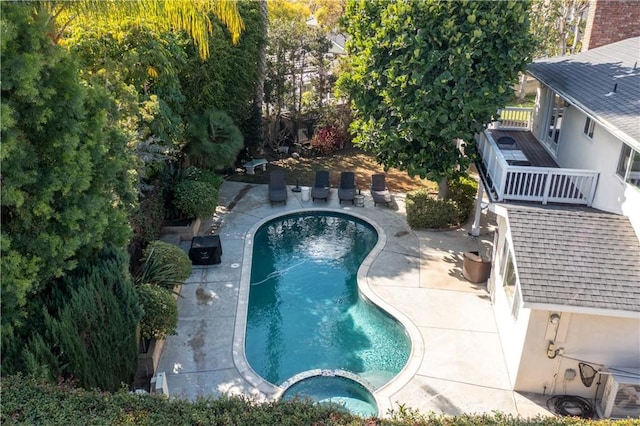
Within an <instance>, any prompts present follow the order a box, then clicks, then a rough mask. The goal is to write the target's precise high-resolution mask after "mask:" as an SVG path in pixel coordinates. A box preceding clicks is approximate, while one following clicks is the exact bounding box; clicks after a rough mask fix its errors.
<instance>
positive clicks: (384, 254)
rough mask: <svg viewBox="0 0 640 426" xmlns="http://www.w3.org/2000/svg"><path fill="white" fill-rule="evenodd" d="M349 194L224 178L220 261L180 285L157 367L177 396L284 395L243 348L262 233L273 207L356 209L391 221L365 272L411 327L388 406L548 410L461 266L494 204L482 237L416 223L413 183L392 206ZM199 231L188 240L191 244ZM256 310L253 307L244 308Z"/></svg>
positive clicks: (382, 397)
mask: <svg viewBox="0 0 640 426" xmlns="http://www.w3.org/2000/svg"><path fill="white" fill-rule="evenodd" d="M363 194H365V196H366V197H365V207H364V208H357V207H353V206H351V205H339V203H338V196H337V191H336V189H335V188H334V189H332V190H331V195H330V197H329V200H328V202H326V203H325V202H324V201H318V202H315V203H313V202H311V201H302V199H301V195H300V193H293V192H292V193H290V196H289V202H288V203H287V204H286V205H285V206H281V205H277V206H273V207H272V206H270V205H269V203H268V197H267V186H266V185H247V184H244V183H238V182H225V183H224V184H223V186H222V187H221V189H220V207H219V208H218V213H217V219H218V224H219V225H220V226H219V228H218V227H217V226H213V227H212V226H211V225H212V224H211V223H208V224H203V226H201V228H200V229H201V233H202V234H205V235H208V234H211V230H212V229H215V234H216V235H220V238H221V241H222V245H223V247H224V255H223V256H222V263H221V264H219V265H211V266H201V267H194V270H193V274H192V275H191V277H190V278H189V279H187V281H186V282H185V284H184V285H183V286H182V289H181V296H182V297H181V298H180V299H179V301H178V304H179V322H178V330H177V334H176V335H174V336H169V337H168V338H167V340H166V344H165V346H164V351H163V353H162V355H161V358H160V361H159V366H158V371H159V372H165V373H166V378H167V383H168V390H169V393H170V395H171V396H172V397H179V398H185V399H192V400H193V399H196V398H197V397H199V396H212V397H219V396H221V395H222V394H242V395H245V396H249V397H252V398H254V399H256V400H269V399H272V398H274V397H275V396H277V395H276V394H277V392H274V390H276V391H277V389H276V388H275V387H274V385H271V384H269V383H267V382H265V381H264V380H263V379H261V378H259V377H258V376H256V374H255V373H254V372H253V371H252V370H251V368H250V366H249V365H248V364H247V362H246V359H245V358H244V346H243V345H244V332H245V329H244V325H243V324H244V320H245V319H246V311H245V310H244V306H246V303H247V291H248V290H247V288H246V287H247V283H248V282H249V281H248V280H249V277H248V276H247V271H249V275H250V269H251V268H250V263H251V262H250V256H251V253H250V252H251V249H250V247H251V244H252V241H253V232H254V231H255V229H256V227H257V225H258V224H259V223H261V222H262V221H263V220H265V219H266V218H270V217H273V216H274V215H281V214H286V213H291V212H294V211H300V210H304V209H322V210H326V209H329V210H334V211H340V212H351V213H355V214H357V215H359V216H361V217H366V218H367V219H368V220H370V221H372V222H374V223H375V224H377V228H378V229H379V230H380V232H382V235H381V237H380V241H383V242H384V243H383V244H382V245H381V247H377V248H376V250H377V252H376V253H377V254H376V255H375V256H370V257H368V258H367V260H365V264H363V266H362V267H361V268H360V270H359V272H358V283H359V286H360V288H361V290H363V291H364V292H365V293H366V292H368V294H367V295H368V296H370V297H372V298H373V299H372V300H373V301H374V302H376V303H377V304H379V305H380V306H382V307H383V308H385V309H387V310H388V311H389V312H391V313H393V314H394V316H397V317H399V319H400V320H401V321H402V322H403V324H405V326H406V327H407V329H408V330H407V331H408V333H409V334H410V335H411V337H412V354H411V358H410V361H409V363H408V365H407V366H406V367H405V369H404V370H403V371H402V372H401V373H400V374H399V375H398V376H396V377H395V378H394V379H393V380H392V381H391V382H390V383H388V384H387V385H385V386H383V387H382V388H380V389H378V390H377V391H376V395H375V396H376V400H377V402H378V404H379V408H380V416H385V415H386V414H388V410H389V409H396V410H397V409H398V407H399V405H400V404H402V405H403V406H405V407H410V408H415V409H418V410H420V411H421V412H422V413H425V414H426V413H428V412H431V411H433V412H435V413H443V414H446V415H460V414H463V413H492V412H493V411H500V412H503V413H510V414H514V415H522V416H524V417H533V416H536V415H538V414H541V415H549V412H548V411H547V409H546V407H545V405H544V404H545V401H546V397H543V396H541V395H531V394H520V393H518V392H513V391H511V390H510V380H509V376H508V373H507V368H506V364H505V359H504V355H503V352H502V347H501V344H500V339H499V337H498V333H497V325H496V321H495V318H494V315H493V310H492V307H491V302H490V300H489V295H488V293H487V291H486V286H484V285H475V284H471V283H469V282H467V281H466V280H465V279H464V278H463V277H462V259H463V253H464V252H467V251H474V250H475V251H480V252H481V253H485V254H486V253H487V251H490V246H491V244H492V241H493V232H492V226H493V225H492V223H494V219H493V218H492V217H488V216H487V215H483V222H482V223H481V225H482V227H481V234H480V237H471V236H469V234H468V231H469V228H470V226H471V225H470V224H469V225H467V226H465V227H463V228H460V229H457V230H450V231H445V232H428V231H414V230H411V229H410V228H409V227H408V225H407V222H406V216H405V208H404V205H405V203H404V201H405V196H404V194H393V203H392V207H390V208H386V207H373V199H372V198H371V196H370V194H369V193H368V192H365V191H363ZM188 246H189V244H188V242H184V243H182V247H183V248H184V249H185V250H187V249H188ZM243 315H245V316H243Z"/></svg>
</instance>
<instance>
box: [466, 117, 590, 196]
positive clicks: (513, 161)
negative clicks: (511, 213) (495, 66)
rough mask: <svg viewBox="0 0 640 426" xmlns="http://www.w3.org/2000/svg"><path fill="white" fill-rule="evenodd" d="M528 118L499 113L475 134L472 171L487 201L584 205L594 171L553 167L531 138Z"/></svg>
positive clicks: (555, 165) (554, 164) (530, 119)
mask: <svg viewBox="0 0 640 426" xmlns="http://www.w3.org/2000/svg"><path fill="white" fill-rule="evenodd" d="M532 115H533V110H531V109H526V108H512V109H506V110H503V111H501V112H500V116H501V119H500V121H498V122H495V123H493V124H492V125H491V126H490V128H489V129H487V130H485V131H484V132H482V133H479V134H477V135H476V146H477V150H478V154H479V156H480V158H479V161H478V170H479V172H480V175H481V177H482V180H483V182H484V184H485V187H486V189H487V192H488V193H489V195H490V196H491V198H492V200H493V201H509V200H513V201H530V202H538V203H542V204H547V203H561V204H583V205H587V206H590V205H591V203H592V202H593V197H594V195H595V190H596V184H597V182H598V172H597V171H593V170H580V169H565V168H561V167H559V166H558V164H556V162H555V160H554V159H553V157H551V156H550V155H549V153H548V152H547V151H546V149H545V148H544V147H543V146H542V145H541V144H540V143H539V142H538V140H537V139H536V138H535V137H534V136H533V135H532V134H531V132H530V129H531V123H532ZM498 141H500V142H501V143H500V144H499V143H498Z"/></svg>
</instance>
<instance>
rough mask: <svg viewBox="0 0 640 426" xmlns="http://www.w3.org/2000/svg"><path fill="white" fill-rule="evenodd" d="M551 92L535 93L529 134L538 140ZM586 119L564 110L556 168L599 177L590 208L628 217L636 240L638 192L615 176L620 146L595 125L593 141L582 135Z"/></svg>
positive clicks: (639, 222) (638, 230)
mask: <svg viewBox="0 0 640 426" xmlns="http://www.w3.org/2000/svg"><path fill="white" fill-rule="evenodd" d="M550 96H552V92H551V91H549V90H547V89H546V88H541V89H538V97H537V99H536V113H535V117H534V122H533V129H532V133H533V134H534V135H535V136H536V138H538V140H542V139H543V138H544V132H545V131H546V129H543V127H542V124H543V121H544V118H545V116H546V112H545V111H544V107H545V105H547V101H548V97H550ZM586 118H587V115H586V114H585V113H583V112H582V111H580V110H579V109H578V108H577V107H575V106H569V107H567V108H566V109H565V112H564V117H563V121H562V131H561V133H560V138H559V143H558V150H557V152H556V153H555V154H553V153H552V152H551V151H549V152H550V154H552V156H554V158H555V159H556V162H557V163H558V165H559V166H560V167H565V168H573V169H587V170H596V171H598V172H599V173H600V176H599V179H598V186H597V189H596V194H595V199H594V201H593V206H592V207H594V208H596V209H600V210H603V211H607V212H611V213H616V214H623V215H625V216H627V217H629V219H630V221H631V223H632V225H633V227H634V229H635V231H636V234H637V235H638V236H640V189H638V188H635V187H633V186H631V185H629V184H627V183H625V182H624V181H623V180H622V179H621V178H620V177H619V176H618V175H617V174H616V169H617V167H618V161H619V159H620V152H621V150H622V146H623V143H622V141H620V139H618V138H617V137H615V136H614V135H613V134H611V133H610V132H609V131H607V130H606V129H605V128H604V127H602V126H600V125H599V124H596V125H595V128H594V132H593V138H589V137H588V136H587V135H585V134H584V125H585V121H586Z"/></svg>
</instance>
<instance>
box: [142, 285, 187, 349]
mask: <svg viewBox="0 0 640 426" xmlns="http://www.w3.org/2000/svg"><path fill="white" fill-rule="evenodd" d="M136 291H137V292H138V297H139V298H140V302H141V304H142V310H143V313H142V318H141V319H140V336H141V337H142V338H144V339H164V338H165V336H166V335H168V334H175V333H176V327H177V325H178V302H177V301H176V299H175V298H174V297H173V294H172V293H171V292H170V291H168V290H166V289H164V288H162V287H159V286H157V285H153V284H147V283H144V284H140V285H138V286H137V287H136Z"/></svg>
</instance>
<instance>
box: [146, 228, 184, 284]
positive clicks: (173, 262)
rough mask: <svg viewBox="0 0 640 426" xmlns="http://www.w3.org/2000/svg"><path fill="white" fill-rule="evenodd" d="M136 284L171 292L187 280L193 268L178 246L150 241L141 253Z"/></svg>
mask: <svg viewBox="0 0 640 426" xmlns="http://www.w3.org/2000/svg"><path fill="white" fill-rule="evenodd" d="M142 261H143V264H142V269H141V273H140V276H139V277H138V279H137V281H138V283H150V284H156V285H159V286H161V287H164V288H166V289H168V290H172V289H173V287H175V286H176V285H179V284H182V283H183V282H184V280H186V279H187V278H189V276H190V275H191V271H192V269H193V267H192V266H191V260H190V259H189V256H187V254H186V253H185V252H184V251H183V250H182V249H181V248H180V247H178V246H175V245H173V244H169V243H165V242H164V241H158V240H156V241H152V242H150V243H149V245H147V248H145V249H144V251H143V252H142Z"/></svg>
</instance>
